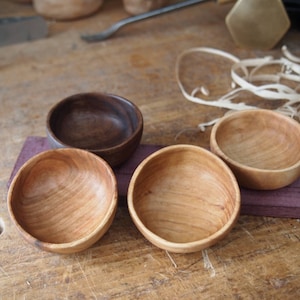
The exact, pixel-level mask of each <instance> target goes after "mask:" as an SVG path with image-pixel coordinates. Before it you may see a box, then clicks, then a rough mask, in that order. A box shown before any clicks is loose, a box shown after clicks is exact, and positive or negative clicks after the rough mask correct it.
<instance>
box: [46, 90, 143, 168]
mask: <svg viewBox="0 0 300 300" xmlns="http://www.w3.org/2000/svg"><path fill="white" fill-rule="evenodd" d="M46 123H47V124H46V127H47V128H46V129H47V137H48V140H49V142H50V145H51V147H52V148H65V147H74V148H80V149H84V150H88V151H90V152H93V153H95V154H97V155H99V156H100V157H102V158H103V159H105V160H106V161H107V162H108V163H109V164H110V165H111V166H112V167H115V166H117V165H120V164H121V163H123V162H125V161H126V160H127V159H129V158H130V156H131V155H132V154H133V152H134V151H135V150H136V148H137V147H138V146H139V144H140V140H141V137H142V134H143V116H142V113H141V111H140V110H139V108H138V107H137V106H136V105H135V104H133V103H132V102H130V101H129V100H127V99H125V98H123V97H120V96H117V95H112V94H104V93H82V94H76V95H72V96H70V97H67V98H65V99H63V100H62V101H60V102H58V103H57V104H55V105H54V106H53V107H52V109H51V110H50V111H49V113H48V116H47V122H46Z"/></svg>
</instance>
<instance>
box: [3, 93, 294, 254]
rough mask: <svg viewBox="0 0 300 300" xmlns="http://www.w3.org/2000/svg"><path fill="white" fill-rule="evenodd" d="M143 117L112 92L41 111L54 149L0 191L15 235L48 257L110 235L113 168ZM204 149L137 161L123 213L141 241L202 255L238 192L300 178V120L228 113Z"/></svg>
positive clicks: (135, 141)
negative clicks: (4, 195)
mask: <svg viewBox="0 0 300 300" xmlns="http://www.w3.org/2000/svg"><path fill="white" fill-rule="evenodd" d="M142 131H143V118H142V114H141V112H140V111H139V109H138V108H137V107H136V106H135V105H134V104H133V103H132V102H130V101H128V100H126V99H124V98H122V97H119V96H116V95H110V94H99V93H96V94H95V93H87V94H79V95H74V96H71V97H68V98H66V99H64V100H62V101H61V102H59V103H58V104H56V105H55V106H54V107H53V108H52V109H51V110H50V111H49V114H48V118H47V135H48V139H49V141H50V143H51V145H52V147H53V148H55V149H52V150H48V151H45V152H42V153H40V154H38V155H36V156H34V157H33V158H31V159H30V160H29V161H28V162H26V163H25V164H24V165H23V166H22V167H21V169H20V170H19V171H18V173H17V175H16V176H15V178H14V179H13V181H12V183H11V186H10V188H9V191H8V210H9V214H10V216H11V219H12V220H13V222H14V223H15V225H16V227H17V228H18V230H19V232H20V233H21V234H22V236H23V237H24V238H25V239H26V240H27V241H28V242H30V243H31V244H33V245H35V246H37V247H39V248H41V249H43V250H47V251H52V252H58V253H72V252H78V251H82V250H84V249H86V248H88V247H90V246H91V245H93V244H94V243H95V242H96V241H97V240H99V239H100V238H101V237H102V236H103V235H104V234H105V232H106V231H107V230H108V229H109V227H110V225H111V223H112V221H113V219H114V216H115V212H116V209H117V196H118V195H117V182H116V178H115V175H114V172H113V170H112V167H114V166H116V165H118V164H120V163H122V162H124V161H125V160H127V159H129V157H130V156H131V155H132V154H133V152H134V151H135V149H136V148H137V147H138V145H139V143H140V140H141V136H142ZM210 146H211V151H209V150H206V149H203V148H201V147H197V146H192V145H174V146H167V147H164V148H162V149H160V150H158V151H156V152H154V153H153V154H151V155H150V156H148V157H147V158H145V159H144V160H143V161H142V162H141V163H140V164H139V166H137V168H136V170H135V171H134V173H133V175H132V177H131V181H130V184H129V188H128V193H127V196H128V197H127V198H128V199H127V200H128V208H129V213H130V216H131V218H132V220H133V222H134V224H135V225H136V227H137V228H138V230H139V231H140V232H141V234H142V235H144V237H145V238H146V239H148V240H149V241H150V242H151V243H153V244H154V245H156V246H157V247H159V248H161V249H164V250H167V251H171V252H177V253H188V252H195V251H200V250H202V249H204V248H207V247H210V246H212V245H213V244H215V243H217V242H218V241H220V240H221V239H223V238H224V237H225V236H226V235H227V234H228V233H229V232H230V230H231V229H232V228H233V226H234V225H235V223H236V222H237V219H238V216H239V212H240V206H241V197H240V186H242V187H245V188H252V189H262V190H269V189H277V188H281V187H284V186H286V185H289V184H290V183H292V182H293V181H295V180H296V179H298V178H299V176H300V151H299V150H300V124H299V123H298V122H296V121H294V120H292V119H291V118H289V117H286V116H283V115H281V114H279V113H276V112H273V111H269V110H262V109H258V110H251V111H242V112H235V113H232V114H230V115H226V116H225V117H223V118H221V119H220V121H219V122H218V123H217V124H216V125H215V126H214V127H213V129H212V132H211V139H210Z"/></svg>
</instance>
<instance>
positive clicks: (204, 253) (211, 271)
mask: <svg viewBox="0 0 300 300" xmlns="http://www.w3.org/2000/svg"><path fill="white" fill-rule="evenodd" d="M202 257H203V264H204V268H205V269H206V270H208V271H209V274H210V277H215V276H216V270H215V268H214V267H213V265H212V263H211V261H210V259H209V257H208V253H207V250H206V249H205V250H202Z"/></svg>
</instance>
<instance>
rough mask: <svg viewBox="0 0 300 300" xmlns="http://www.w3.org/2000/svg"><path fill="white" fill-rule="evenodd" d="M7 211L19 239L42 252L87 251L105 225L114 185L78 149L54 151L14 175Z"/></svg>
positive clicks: (101, 164) (100, 163)
mask: <svg viewBox="0 0 300 300" xmlns="http://www.w3.org/2000/svg"><path fill="white" fill-rule="evenodd" d="M7 202H8V211H9V214H10V217H11V219H12V221H13V223H14V224H15V225H16V227H17V229H18V230H19V232H20V233H21V235H22V236H23V237H24V238H25V240H27V241H28V242H29V243H30V244H32V245H34V246H36V247H38V248H40V249H42V250H46V251H50V252H57V253H74V252H79V251H82V250H85V249H87V248H88V247H90V246H91V245H93V244H94V243H95V242H96V241H97V240H99V239H100V238H101V237H102V236H103V235H104V234H105V232H106V231H107V230H108V228H109V227H110V225H111V223H112V221H113V219H114V216H115V212H116V209H117V184H116V179H115V176H114V173H113V171H112V169H111V168H110V166H109V165H108V164H107V163H106V162H105V161H104V160H103V159H101V158H100V157H98V156H96V155H95V154H92V153H90V152H88V151H85V150H80V149H72V148H70V149H55V150H48V151H45V152H42V153H40V154H38V155H36V156H34V157H33V158H31V159H30V160H29V161H27V162H26V163H25V164H24V165H23V166H22V167H21V169H20V170H19V171H18V173H17V174H16V176H15V177H14V179H13V181H12V183H11V185H10V188H9V191H8V196H7Z"/></svg>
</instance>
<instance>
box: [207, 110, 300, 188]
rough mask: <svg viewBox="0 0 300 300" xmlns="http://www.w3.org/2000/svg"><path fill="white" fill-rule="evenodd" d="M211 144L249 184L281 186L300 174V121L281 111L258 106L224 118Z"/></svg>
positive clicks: (251, 186) (216, 125)
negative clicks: (258, 107) (255, 108)
mask: <svg viewBox="0 0 300 300" xmlns="http://www.w3.org/2000/svg"><path fill="white" fill-rule="evenodd" d="M210 147H211V150H212V152H214V153H215V154H216V155H218V156H219V157H221V158H222V159H223V160H224V161H225V162H226V163H227V164H228V166H229V167H230V168H231V169H232V171H233V173H234V174H235V176H236V178H237V180H238V182H239V184H240V185H241V186H243V187H246V188H251V189H257V190H273V189H278V188H281V187H284V186H286V185H289V184H291V183H292V182H293V181H295V180H296V179H297V178H299V176H300V124H299V123H298V122H296V121H295V120H293V119H291V118H289V117H286V116H284V115H282V114H280V113H277V112H273V111H270V110H265V109H258V110H249V111H240V112H234V113H232V114H230V115H227V116H225V117H223V118H221V119H220V120H219V122H218V123H216V124H215V125H214V127H213V129H212V132H211V137H210Z"/></svg>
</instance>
